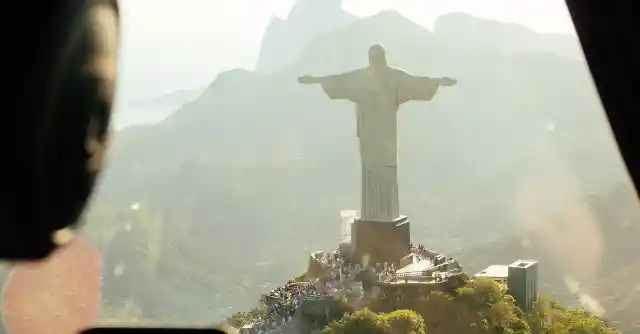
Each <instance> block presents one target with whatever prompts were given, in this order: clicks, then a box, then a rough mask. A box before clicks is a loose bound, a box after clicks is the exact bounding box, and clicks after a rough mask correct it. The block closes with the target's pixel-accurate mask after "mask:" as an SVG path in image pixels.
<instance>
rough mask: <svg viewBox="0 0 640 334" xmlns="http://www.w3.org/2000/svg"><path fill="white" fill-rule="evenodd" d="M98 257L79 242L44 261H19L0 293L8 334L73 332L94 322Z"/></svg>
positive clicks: (80, 239)
mask: <svg viewBox="0 0 640 334" xmlns="http://www.w3.org/2000/svg"><path fill="white" fill-rule="evenodd" d="M100 267H101V256H100V253H99V252H98V249H96V247H95V246H93V245H92V244H91V242H90V241H89V240H87V239H85V238H83V237H77V238H74V239H73V241H71V242H69V243H68V244H67V245H65V246H64V247H60V248H59V249H57V250H56V251H55V252H54V253H53V254H52V255H51V256H49V257H48V258H46V259H45V260H42V261H37V262H36V261H33V262H31V261H30V262H20V263H17V264H16V265H15V266H14V267H13V268H12V270H11V273H10V275H9V277H8V280H7V281H6V282H5V284H4V286H3V288H2V319H3V323H4V326H5V328H6V329H7V331H8V332H9V333H11V334H40V333H77V332H78V331H80V330H83V329H85V328H87V327H89V326H91V325H93V324H94V323H95V322H96V321H97V320H98V315H99V305H100V283H101V278H100V273H101V269H100Z"/></svg>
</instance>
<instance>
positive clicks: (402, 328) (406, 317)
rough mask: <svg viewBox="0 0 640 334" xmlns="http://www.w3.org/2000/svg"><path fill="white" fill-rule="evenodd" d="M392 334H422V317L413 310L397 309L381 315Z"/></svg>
mask: <svg viewBox="0 0 640 334" xmlns="http://www.w3.org/2000/svg"><path fill="white" fill-rule="evenodd" d="M381 317H383V318H384V320H385V321H386V322H387V324H389V326H390V327H391V332H392V333H394V334H424V333H425V332H424V318H422V316H421V315H419V314H417V313H416V312H415V311H413V310H397V311H393V312H391V313H387V314H384V315H381Z"/></svg>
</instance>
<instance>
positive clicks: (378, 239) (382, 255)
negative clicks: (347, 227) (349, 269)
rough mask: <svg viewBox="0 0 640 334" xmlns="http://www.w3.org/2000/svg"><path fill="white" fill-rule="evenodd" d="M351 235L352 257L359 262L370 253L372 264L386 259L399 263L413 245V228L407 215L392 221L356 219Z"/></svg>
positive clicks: (370, 263)
mask: <svg viewBox="0 0 640 334" xmlns="http://www.w3.org/2000/svg"><path fill="white" fill-rule="evenodd" d="M351 236H352V238H353V240H352V241H353V247H354V249H353V254H352V258H353V259H354V261H355V262H356V263H359V262H362V258H363V256H364V255H365V254H369V256H370V258H369V265H371V266H375V265H376V263H380V264H382V263H384V262H385V261H387V262H389V263H395V264H396V265H398V263H399V261H400V259H402V258H403V257H404V256H405V255H407V254H408V253H409V247H410V246H411V229H410V225H409V219H408V218H407V217H406V216H400V217H398V218H396V219H394V220H393V221H390V222H380V221H369V220H363V219H356V220H355V222H354V223H353V226H352V227H351Z"/></svg>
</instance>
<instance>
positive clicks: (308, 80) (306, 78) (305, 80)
mask: <svg viewBox="0 0 640 334" xmlns="http://www.w3.org/2000/svg"><path fill="white" fill-rule="evenodd" d="M298 82H299V83H301V84H304V85H308V84H314V83H317V82H318V80H317V79H316V77H314V76H311V75H303V76H301V77H299V78H298Z"/></svg>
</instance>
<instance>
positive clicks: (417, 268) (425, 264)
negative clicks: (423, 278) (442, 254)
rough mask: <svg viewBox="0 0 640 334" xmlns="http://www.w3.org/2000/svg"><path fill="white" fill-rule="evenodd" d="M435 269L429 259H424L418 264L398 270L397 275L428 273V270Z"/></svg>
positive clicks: (411, 264) (414, 263) (410, 264)
mask: <svg viewBox="0 0 640 334" xmlns="http://www.w3.org/2000/svg"><path fill="white" fill-rule="evenodd" d="M431 267H433V263H432V262H431V260H429V259H423V260H420V261H418V262H413V263H409V264H408V265H406V266H404V267H402V268H400V269H398V270H397V271H396V273H397V274H403V273H415V272H422V271H426V270H427V269H429V268H431Z"/></svg>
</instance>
